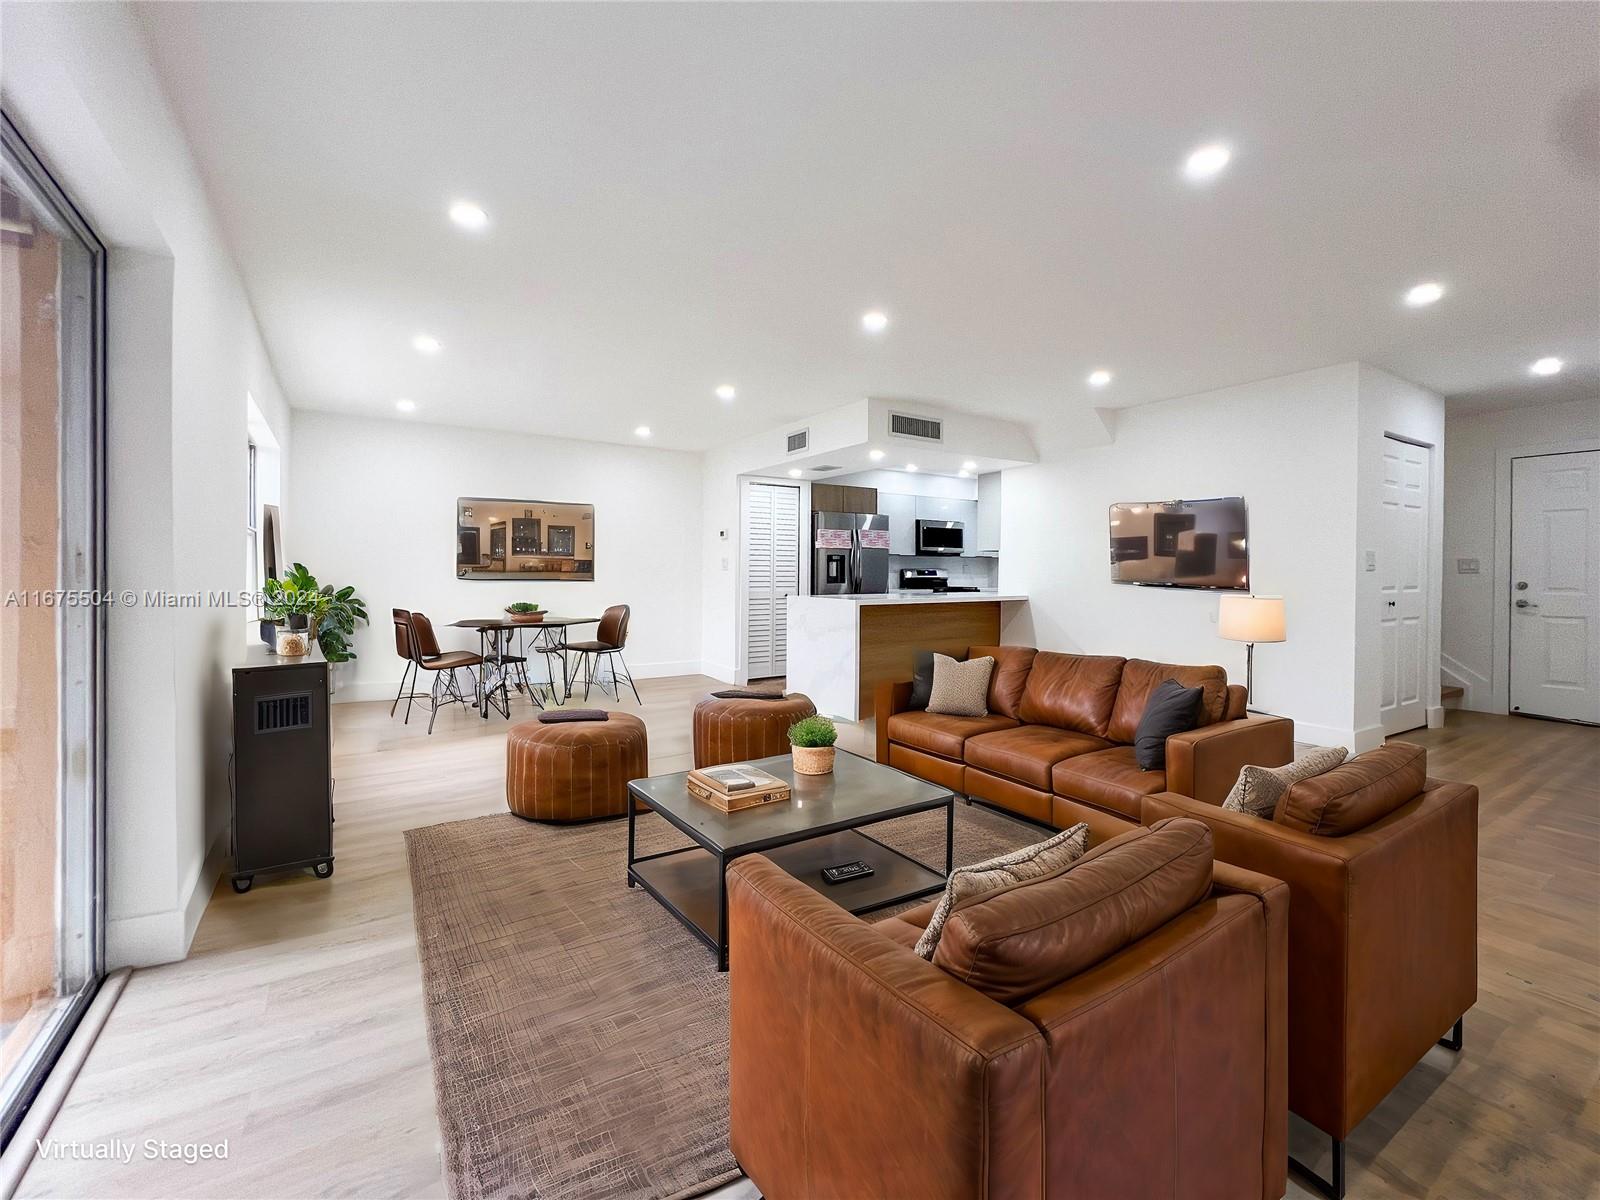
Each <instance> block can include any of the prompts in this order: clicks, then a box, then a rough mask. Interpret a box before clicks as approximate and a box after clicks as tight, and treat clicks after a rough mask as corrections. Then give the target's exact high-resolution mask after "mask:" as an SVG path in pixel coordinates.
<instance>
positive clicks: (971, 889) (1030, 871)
mask: <svg viewBox="0 0 1600 1200" xmlns="http://www.w3.org/2000/svg"><path fill="white" fill-rule="evenodd" d="M1088 846H1089V826H1088V825H1085V824H1082V823H1081V822H1080V823H1079V824H1077V825H1074V826H1072V828H1070V829H1063V830H1062V831H1061V832H1060V833H1058V834H1056V835H1055V837H1053V838H1050V839H1048V840H1047V841H1043V842H1040V843H1038V844H1037V845H1033V846H1024V847H1023V848H1022V849H1021V850H1013V851H1012V852H1011V853H1010V854H1002V855H1000V856H999V857H997V858H991V859H988V860H987V861H985V862H980V863H973V864H972V865H971V866H970V867H957V868H956V869H955V870H954V871H951V872H950V878H949V880H948V881H947V882H946V883H945V885H944V895H942V896H940V897H939V903H938V905H937V906H936V907H935V908H934V910H933V916H932V917H931V918H929V920H928V927H927V928H926V929H925V930H923V931H922V936H921V937H920V938H918V939H917V945H916V952H917V954H918V955H920V956H921V957H923V958H925V959H927V960H928V961H929V962H932V961H933V952H934V951H935V950H937V949H938V948H939V935H940V934H941V933H943V932H944V923H945V922H946V921H947V920H949V919H950V914H951V913H952V912H954V911H955V907H956V905H957V904H958V903H959V902H960V901H962V900H966V899H969V898H971V897H973V896H978V895H982V894H984V893H986V892H995V891H999V890H1000V889H1001V888H1003V887H1010V886H1011V885H1012V884H1013V883H1021V882H1023V881H1024V880H1027V879H1038V878H1040V877H1041V876H1044V875H1048V874H1050V873H1051V872H1052V871H1055V870H1059V869H1060V868H1061V867H1066V866H1070V865H1071V864H1073V863H1075V862H1077V861H1078V859H1080V858H1082V857H1083V852H1084V850H1086V849H1087V848H1088Z"/></svg>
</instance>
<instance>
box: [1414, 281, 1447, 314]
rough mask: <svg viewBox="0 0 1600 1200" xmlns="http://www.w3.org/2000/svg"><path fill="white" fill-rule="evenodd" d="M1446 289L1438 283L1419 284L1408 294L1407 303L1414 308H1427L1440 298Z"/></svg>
mask: <svg viewBox="0 0 1600 1200" xmlns="http://www.w3.org/2000/svg"><path fill="white" fill-rule="evenodd" d="M1442 295H1444V288H1443V287H1441V286H1440V285H1439V284H1437V283H1419V284H1417V286H1416V287H1414V288H1412V289H1411V290H1410V291H1408V292H1407V293H1406V303H1407V304H1409V305H1410V306H1411V307H1412V308H1426V307H1427V306H1428V305H1430V304H1432V303H1433V302H1434V301H1435V300H1437V299H1438V298H1439V297H1440V296H1442Z"/></svg>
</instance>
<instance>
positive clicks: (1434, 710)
mask: <svg viewBox="0 0 1600 1200" xmlns="http://www.w3.org/2000/svg"><path fill="white" fill-rule="evenodd" d="M1428 728H1429V729H1443V728H1444V705H1442V704H1438V705H1434V706H1433V707H1431V708H1429V709H1428Z"/></svg>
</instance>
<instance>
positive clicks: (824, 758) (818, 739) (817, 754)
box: [789, 716, 839, 775]
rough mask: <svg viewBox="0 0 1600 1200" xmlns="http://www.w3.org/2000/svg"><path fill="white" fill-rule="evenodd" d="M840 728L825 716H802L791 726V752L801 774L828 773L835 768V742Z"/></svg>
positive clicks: (796, 770)
mask: <svg viewBox="0 0 1600 1200" xmlns="http://www.w3.org/2000/svg"><path fill="white" fill-rule="evenodd" d="M838 740H839V730H838V728H837V727H836V726H835V725H834V723H833V722H832V721H831V720H829V719H828V718H827V717H824V716H810V717H802V718H801V719H800V720H798V721H796V722H795V723H794V724H793V725H791V726H789V748H790V749H789V753H790V755H791V756H792V758H793V761H794V769H795V772H796V773H797V774H800V775H826V774H828V772H830V771H832V770H833V744H834V743H835V742H837V741H838Z"/></svg>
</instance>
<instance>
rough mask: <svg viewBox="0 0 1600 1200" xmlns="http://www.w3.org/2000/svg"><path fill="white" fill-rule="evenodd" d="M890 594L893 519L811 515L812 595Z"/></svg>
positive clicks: (825, 513) (859, 514) (840, 514)
mask: <svg viewBox="0 0 1600 1200" xmlns="http://www.w3.org/2000/svg"><path fill="white" fill-rule="evenodd" d="M888 590H889V518H888V517H887V516H880V515H879V514H877V513H835V512H817V513H812V514H811V594H812V595H813V596H847V595H854V594H856V593H866V592H887V591H888Z"/></svg>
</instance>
